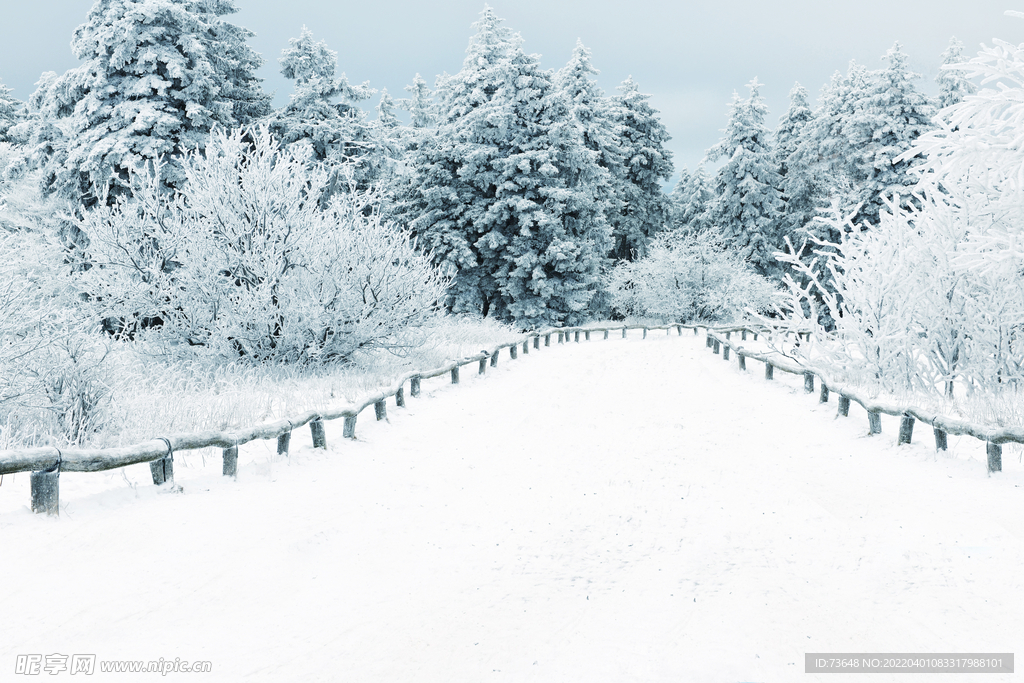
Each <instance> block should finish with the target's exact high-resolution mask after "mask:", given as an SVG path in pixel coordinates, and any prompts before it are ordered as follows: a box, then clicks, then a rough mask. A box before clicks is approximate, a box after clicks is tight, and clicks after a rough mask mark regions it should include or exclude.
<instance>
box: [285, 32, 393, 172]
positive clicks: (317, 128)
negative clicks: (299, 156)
mask: <svg viewBox="0 0 1024 683" xmlns="http://www.w3.org/2000/svg"><path fill="white" fill-rule="evenodd" d="M288 42H289V43H290V45H291V47H288V48H285V49H284V50H282V51H281V58H280V59H279V60H278V61H279V62H280V63H281V74H282V75H283V76H284V77H285V78H287V79H289V80H293V81H295V86H294V90H293V92H292V94H291V101H290V102H289V103H288V105H287V106H285V107H284V109H281V110H279V111H277V112H275V113H274V114H273V115H272V116H270V117H269V118H268V119H267V121H268V124H269V126H270V130H271V131H272V132H273V134H274V136H275V137H276V138H277V139H278V140H280V141H281V142H282V143H283V144H285V145H291V144H295V143H301V144H308V145H310V146H311V147H312V149H313V159H314V160H316V161H332V162H344V161H354V162H357V163H358V162H359V161H360V160H364V159H365V158H366V157H367V155H368V154H369V153H370V152H372V151H373V149H374V144H373V141H372V136H371V134H370V132H369V130H368V127H369V126H368V123H367V121H366V115H365V114H364V113H363V111H362V109H360V108H359V107H358V106H357V104H358V103H359V102H361V101H363V100H366V99H369V98H370V97H371V96H372V95H373V93H374V90H372V89H371V88H370V85H369V82H366V83H363V84H362V85H355V86H353V85H350V84H349V82H348V79H347V78H346V77H345V74H341V76H340V77H337V76H336V71H337V67H338V53H337V52H335V51H334V50H331V49H329V48H328V47H327V44H326V43H325V42H324V41H322V40H321V41H318V42H317V41H314V40H313V33H312V32H311V31H310V30H309V29H307V28H306V27H305V26H303V27H302V32H301V34H300V35H299V37H298V38H291V39H289V41H288ZM339 98H340V100H341V101H340V102H337V103H336V102H334V100H336V99H339ZM357 176H358V178H357V179H358V180H359V181H360V183H361V184H363V185H366V184H368V183H369V182H371V181H372V180H373V179H374V169H373V168H372V165H370V166H367V165H366V164H364V165H362V166H361V167H360V168H359V169H358V174H357Z"/></svg>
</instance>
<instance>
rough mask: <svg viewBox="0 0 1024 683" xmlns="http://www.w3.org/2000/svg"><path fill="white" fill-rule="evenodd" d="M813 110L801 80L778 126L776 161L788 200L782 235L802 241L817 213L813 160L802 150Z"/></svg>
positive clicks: (796, 85) (776, 130)
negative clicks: (804, 231)
mask: <svg viewBox="0 0 1024 683" xmlns="http://www.w3.org/2000/svg"><path fill="white" fill-rule="evenodd" d="M812 118H813V113H812V112H811V108H810V106H809V105H808V102H807V89H806V88H804V87H803V86H802V85H800V84H799V83H797V84H795V85H794V86H793V89H792V90H790V91H789V110H788V111H787V112H786V113H785V114H784V115H783V116H782V118H781V119H779V126H778V128H776V129H775V145H774V146H775V165H776V168H777V169H778V170H779V175H780V176H781V177H782V185H781V188H782V194H783V201H784V202H785V209H784V222H785V225H784V227H783V235H784V236H788V237H790V239H791V240H792V241H793V242H794V243H797V244H799V243H800V242H801V241H802V239H801V236H800V235H799V233H801V231H803V230H804V229H805V226H807V225H808V224H809V223H810V222H811V220H812V219H813V218H814V217H815V215H816V213H817V212H816V207H815V195H816V188H815V182H814V176H813V169H812V168H811V163H810V160H808V159H807V158H806V157H805V156H803V155H801V154H800V153H799V150H800V145H801V142H802V141H803V140H804V138H805V136H806V132H807V128H808V125H809V124H810V122H811V120H812Z"/></svg>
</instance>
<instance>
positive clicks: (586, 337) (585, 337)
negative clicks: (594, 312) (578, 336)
mask: <svg viewBox="0 0 1024 683" xmlns="http://www.w3.org/2000/svg"><path fill="white" fill-rule="evenodd" d="M583 338H584V339H586V340H587V341H590V330H585V331H584V332H583Z"/></svg>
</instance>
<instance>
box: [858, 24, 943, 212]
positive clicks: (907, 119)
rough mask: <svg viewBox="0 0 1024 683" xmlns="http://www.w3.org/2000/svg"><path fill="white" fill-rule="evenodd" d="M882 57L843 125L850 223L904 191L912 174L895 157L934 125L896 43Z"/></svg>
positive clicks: (906, 162) (906, 163)
mask: <svg viewBox="0 0 1024 683" xmlns="http://www.w3.org/2000/svg"><path fill="white" fill-rule="evenodd" d="M884 59H886V60H887V61H888V62H889V66H888V67H887V68H885V69H882V70H880V71H873V72H871V73H870V74H869V79H868V82H867V88H866V91H865V93H864V96H863V97H861V98H859V99H858V101H857V106H856V107H855V108H854V112H853V114H852V116H850V117H849V118H848V119H847V120H846V121H844V125H843V133H844V134H845V136H846V138H847V144H848V148H849V150H850V153H851V155H852V158H853V159H854V163H855V166H856V171H857V176H856V177H855V179H854V180H855V186H856V188H855V192H856V197H857V199H858V201H859V202H860V203H861V208H860V210H859V211H858V212H857V214H856V216H855V217H854V223H855V224H861V223H867V224H872V223H875V222H877V220H878V212H879V211H880V210H881V209H882V208H883V207H884V206H885V198H886V197H890V196H892V195H894V194H899V195H902V196H904V197H905V196H907V195H908V194H909V188H910V187H911V186H913V185H914V184H915V183H916V182H917V178H916V177H915V176H914V175H913V174H911V173H909V172H908V171H909V169H910V167H911V166H912V165H913V163H914V160H912V159H902V160H897V158H898V157H900V155H902V154H903V153H904V152H906V151H907V150H908V149H910V147H911V145H913V143H914V140H916V139H917V138H918V136H920V135H921V133H923V132H925V131H928V130H930V129H931V128H933V127H934V124H933V123H932V115H933V114H934V112H935V108H934V106H933V105H932V103H931V101H929V99H928V98H927V97H926V96H925V95H924V94H922V93H921V92H919V91H918V90H917V88H915V87H914V80H916V79H918V78H920V76H919V75H918V74H915V73H912V72H911V71H910V69H909V66H908V63H907V61H908V60H907V55H906V53H904V52H903V50H902V48H901V47H900V44H899V43H896V44H895V45H893V47H892V48H890V49H889V50H888V51H887V52H886V54H885V57H884Z"/></svg>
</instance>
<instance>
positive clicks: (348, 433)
mask: <svg viewBox="0 0 1024 683" xmlns="http://www.w3.org/2000/svg"><path fill="white" fill-rule="evenodd" d="M342 435H343V436H344V437H345V438H346V439H354V438H356V416H355V415H346V416H345V430H344V431H343V432H342Z"/></svg>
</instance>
